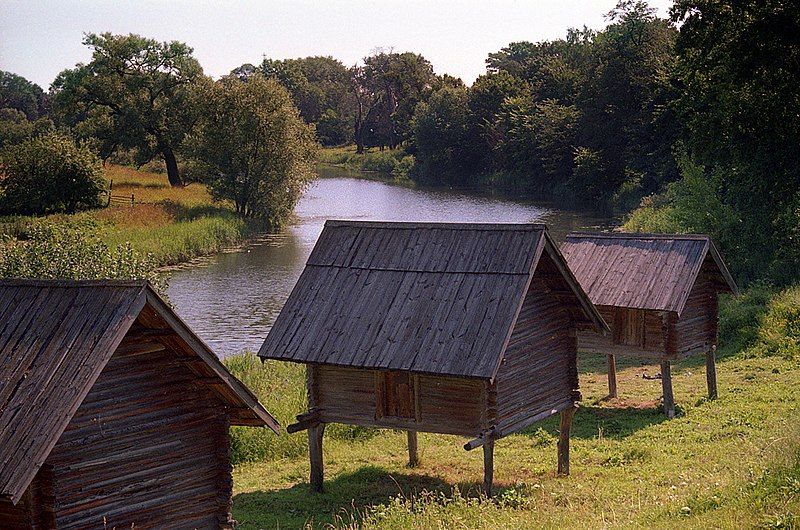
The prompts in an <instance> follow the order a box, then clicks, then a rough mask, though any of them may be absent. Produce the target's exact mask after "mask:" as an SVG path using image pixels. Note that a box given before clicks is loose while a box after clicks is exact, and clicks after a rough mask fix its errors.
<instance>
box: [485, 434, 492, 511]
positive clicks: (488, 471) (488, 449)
mask: <svg viewBox="0 0 800 530" xmlns="http://www.w3.org/2000/svg"><path fill="white" fill-rule="evenodd" d="M493 482H494V440H489V441H488V442H486V443H485V444H483V492H484V493H485V494H486V496H487V497H491V496H492V483H493Z"/></svg>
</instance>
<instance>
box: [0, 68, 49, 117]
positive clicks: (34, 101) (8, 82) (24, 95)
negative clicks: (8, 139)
mask: <svg viewBox="0 0 800 530" xmlns="http://www.w3.org/2000/svg"><path fill="white" fill-rule="evenodd" d="M47 107H48V98H47V95H46V94H45V93H44V91H43V90H42V88H41V87H40V86H39V85H37V84H35V83H31V82H30V81H28V80H27V79H25V78H24V77H22V76H20V75H17V74H12V73H11V72H3V71H0V109H2V108H9V109H16V110H18V111H20V112H22V113H23V114H25V116H26V117H27V118H28V119H29V120H31V121H33V120H35V119H36V118H39V117H41V116H45V115H46V114H47V111H48V108H47Z"/></svg>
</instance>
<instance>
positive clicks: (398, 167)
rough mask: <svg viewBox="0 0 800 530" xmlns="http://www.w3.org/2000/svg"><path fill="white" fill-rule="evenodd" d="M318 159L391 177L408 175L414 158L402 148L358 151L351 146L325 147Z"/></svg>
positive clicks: (326, 162)
mask: <svg viewBox="0 0 800 530" xmlns="http://www.w3.org/2000/svg"><path fill="white" fill-rule="evenodd" d="M320 161H321V162H322V163H324V164H330V165H333V166H337V167H342V168H345V169H351V170H354V171H360V172H364V173H377V174H379V175H380V176H391V177H393V178H399V179H401V178H406V177H408V176H409V175H410V174H411V172H412V170H413V167H414V163H415V159H414V157H413V156H411V155H407V154H406V152H405V151H404V150H403V149H384V150H382V151H381V150H368V149H365V150H364V152H363V153H358V152H356V151H355V150H354V149H352V148H351V147H341V148H327V149H323V150H322V151H321V152H320Z"/></svg>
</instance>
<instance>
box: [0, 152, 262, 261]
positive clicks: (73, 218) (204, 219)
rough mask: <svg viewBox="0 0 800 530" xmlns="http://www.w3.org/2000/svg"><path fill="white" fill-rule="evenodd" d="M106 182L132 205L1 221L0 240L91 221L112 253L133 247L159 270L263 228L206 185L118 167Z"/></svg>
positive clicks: (237, 241) (109, 172)
mask: <svg viewBox="0 0 800 530" xmlns="http://www.w3.org/2000/svg"><path fill="white" fill-rule="evenodd" d="M106 178H107V179H111V180H113V182H114V188H113V195H114V196H123V197H130V196H131V195H133V197H134V204H133V206H131V205H130V204H116V203H113V204H112V205H111V206H109V207H108V208H103V209H99V210H94V211H89V212H83V213H79V214H75V215H54V216H49V217H48V218H45V219H44V220H42V219H34V218H28V217H21V218H20V217H17V218H11V219H7V220H5V221H3V220H2V219H0V235H2V233H5V234H6V235H8V236H11V237H12V238H13V237H15V236H17V237H20V236H22V237H23V238H24V235H25V232H26V227H27V226H28V225H30V224H32V223H37V222H54V223H57V224H59V225H62V226H68V225H69V224H70V223H75V224H81V223H86V222H88V223H92V225H91V228H90V229H88V230H89V231H91V232H92V233H93V235H95V236H97V237H98V238H99V240H100V241H101V242H102V243H104V244H106V245H107V246H108V247H109V248H110V249H114V248H116V247H118V246H120V245H125V244H126V243H130V246H131V247H132V249H133V250H134V251H135V252H137V253H139V254H140V255H142V256H145V255H150V259H151V261H152V262H153V263H154V264H155V265H156V266H159V267H160V266H166V265H175V264H178V263H183V262H185V261H188V260H190V259H192V258H194V257H197V256H202V255H207V254H213V253H215V252H219V251H220V250H223V249H225V248H229V247H232V246H236V245H238V244H240V243H242V242H243V241H244V240H246V239H247V238H248V237H250V236H252V235H253V234H254V233H255V232H256V231H258V230H260V229H261V228H263V227H261V226H258V225H256V224H254V223H249V222H246V221H245V220H243V219H242V218H240V217H238V216H237V215H236V213H235V212H234V211H233V209H232V208H231V206H230V205H228V204H226V203H217V202H214V201H212V198H211V196H210V195H209V193H208V191H207V190H206V187H205V186H204V185H202V184H197V183H192V184H188V185H186V186H184V187H180V188H173V187H171V186H169V184H168V182H167V177H166V175H164V174H161V173H152V172H147V171H141V170H136V169H133V168H130V167H123V166H114V165H110V166H108V167H107V168H106Z"/></svg>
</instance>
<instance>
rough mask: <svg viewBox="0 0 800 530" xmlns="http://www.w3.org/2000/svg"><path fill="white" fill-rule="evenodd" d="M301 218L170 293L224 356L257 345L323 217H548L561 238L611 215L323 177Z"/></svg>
mask: <svg viewBox="0 0 800 530" xmlns="http://www.w3.org/2000/svg"><path fill="white" fill-rule="evenodd" d="M295 213H296V219H295V221H294V222H293V223H292V224H291V225H290V226H288V227H287V228H286V229H285V230H284V231H282V232H281V233H280V234H276V235H269V236H266V237H264V238H262V239H259V240H258V241H256V242H254V243H253V244H251V245H248V247H247V248H245V249H242V250H241V251H237V252H229V253H222V254H219V255H217V256H215V257H213V258H212V259H210V260H208V261H205V262H203V264H201V265H197V266H192V267H188V268H185V269H182V270H178V271H176V272H174V273H172V274H171V276H170V280H169V290H168V294H169V298H170V301H171V302H172V303H173V304H174V305H175V307H176V309H177V311H178V313H179V314H180V316H181V317H182V318H183V319H184V320H185V321H186V322H187V323H188V324H189V325H190V326H192V328H193V329H194V330H195V331H196V332H197V333H198V335H200V337H201V338H202V339H203V340H205V341H206V343H208V344H209V345H210V346H211V347H212V349H214V351H216V352H217V354H219V355H220V356H223V357H224V356H225V355H230V354H232V353H237V352H240V351H242V350H245V349H251V350H257V349H258V348H259V347H260V345H261V342H262V341H263V340H264V337H266V334H267V332H268V331H269V328H270V327H271V326H272V323H273V322H274V321H275V318H276V317H277V315H278V312H279V311H280V309H281V307H282V306H283V304H284V302H285V301H286V298H287V297H288V296H289V293H290V292H291V290H292V287H294V284H295V282H296V281H297V278H298V277H299V276H300V273H301V272H302V270H303V266H304V264H305V262H306V259H307V258H308V255H309V254H310V253H311V249H312V247H313V246H314V243H315V242H316V240H317V237H319V234H320V232H321V231H322V226H323V224H324V223H325V220H326V219H363V220H367V219H369V220H391V221H441V222H505V223H522V222H544V223H547V224H548V226H549V228H550V231H551V233H552V234H553V236H554V237H555V238H556V239H557V240H561V239H562V238H563V237H564V235H565V234H566V233H567V232H569V231H570V230H576V229H586V228H594V227H606V226H609V225H610V224H611V223H612V220H611V219H609V218H608V217H605V216H602V215H599V214H592V213H587V212H578V211H570V210H562V209H558V208H556V207H554V206H552V205H546V204H542V203H533V202H523V201H513V200H509V199H503V198H498V197H492V196H488V195H486V194H481V193H470V192H464V191H455V190H449V189H433V188H409V187H403V186H398V185H392V184H388V183H385V182H381V181H375V180H365V179H360V178H353V177H350V176H343V175H341V174H337V175H334V176H330V174H326V175H323V178H320V179H318V180H317V181H315V182H314V184H313V185H312V186H311V187H310V188H309V190H308V191H307V192H306V194H305V195H304V197H303V198H302V199H301V201H300V203H299V204H298V205H297V208H296V209H295Z"/></svg>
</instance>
